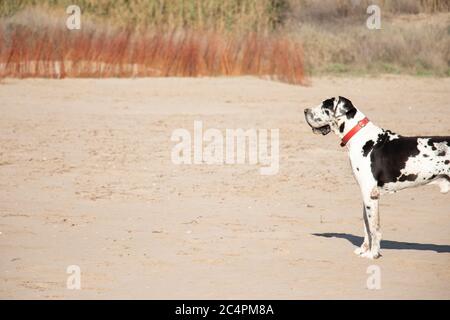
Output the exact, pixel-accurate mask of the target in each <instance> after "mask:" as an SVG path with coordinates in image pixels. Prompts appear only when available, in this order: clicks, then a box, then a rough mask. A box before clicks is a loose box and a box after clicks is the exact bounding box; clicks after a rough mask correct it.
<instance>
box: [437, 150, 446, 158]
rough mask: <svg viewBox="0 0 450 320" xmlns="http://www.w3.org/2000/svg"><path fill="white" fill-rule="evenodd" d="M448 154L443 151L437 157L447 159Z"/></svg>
mask: <svg viewBox="0 0 450 320" xmlns="http://www.w3.org/2000/svg"><path fill="white" fill-rule="evenodd" d="M446 154H447V153H446V152H445V151H441V152H439V153H438V154H437V155H438V157H445V155H446Z"/></svg>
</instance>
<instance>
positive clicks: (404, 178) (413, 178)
mask: <svg viewBox="0 0 450 320" xmlns="http://www.w3.org/2000/svg"><path fill="white" fill-rule="evenodd" d="M416 180H417V174H408V175H406V176H405V175H404V174H402V175H401V176H400V178H398V181H400V182H404V181H416Z"/></svg>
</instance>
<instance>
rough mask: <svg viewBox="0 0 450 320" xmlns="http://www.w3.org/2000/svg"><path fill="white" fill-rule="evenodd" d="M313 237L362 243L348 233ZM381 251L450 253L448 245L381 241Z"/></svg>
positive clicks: (361, 239)
mask: <svg viewBox="0 0 450 320" xmlns="http://www.w3.org/2000/svg"><path fill="white" fill-rule="evenodd" d="M312 235H313V236H316V237H324V238H339V239H345V240H347V241H349V242H350V243H351V244H353V245H354V246H357V247H358V246H360V245H361V243H362V242H363V240H364V239H363V237H358V236H355V235H353V234H348V233H313V234H312ZM381 249H393V250H421V251H436V252H438V253H443V252H444V253H450V245H441V244H430V243H414V242H401V241H391V240H381Z"/></svg>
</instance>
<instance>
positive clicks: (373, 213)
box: [361, 187, 381, 259]
mask: <svg viewBox="0 0 450 320" xmlns="http://www.w3.org/2000/svg"><path fill="white" fill-rule="evenodd" d="M375 188H376V187H375ZM374 194H377V196H376V197H374ZM378 198H379V193H377V192H374V191H373V190H372V191H371V192H370V194H366V195H364V209H365V212H366V216H367V224H368V236H369V239H370V250H368V251H366V252H364V253H362V254H361V256H362V257H366V258H370V259H377V258H379V257H380V255H381V254H380V242H381V228H380V215H379V212H378Z"/></svg>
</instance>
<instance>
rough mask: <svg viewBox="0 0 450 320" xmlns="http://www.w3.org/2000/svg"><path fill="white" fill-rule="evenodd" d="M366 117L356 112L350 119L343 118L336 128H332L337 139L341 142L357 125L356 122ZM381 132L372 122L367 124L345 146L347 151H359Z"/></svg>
mask: <svg viewBox="0 0 450 320" xmlns="http://www.w3.org/2000/svg"><path fill="white" fill-rule="evenodd" d="M365 117H366V116H365V115H364V113H362V112H361V111H359V110H358V112H357V113H356V114H355V116H354V117H353V118H352V119H346V118H345V116H344V117H343V118H344V119H343V120H342V121H341V122H340V123H337V124H336V126H334V131H335V133H336V134H337V135H338V137H339V138H340V139H341V140H342V138H343V137H345V135H346V134H347V133H349V132H350V131H351V130H352V129H353V128H354V127H355V126H357V125H358V122H359V121H361V120H363V119H364V118H365ZM342 123H344V129H343V131H342V132H341V130H340V128H341V126H342ZM382 132H383V129H381V128H379V127H377V126H376V125H375V124H374V123H373V122H371V121H370V122H369V123H367V125H366V126H365V127H364V128H361V129H360V130H359V131H358V132H357V133H356V134H355V135H354V136H353V137H352V138H351V139H350V140H349V141H348V142H347V144H346V146H347V148H348V149H349V151H351V150H352V149H360V148H362V147H363V146H364V144H365V143H366V142H367V140H369V139H375V141H376V139H377V137H378V135H379V134H380V133H382Z"/></svg>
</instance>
